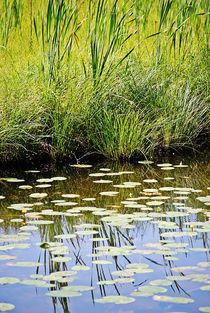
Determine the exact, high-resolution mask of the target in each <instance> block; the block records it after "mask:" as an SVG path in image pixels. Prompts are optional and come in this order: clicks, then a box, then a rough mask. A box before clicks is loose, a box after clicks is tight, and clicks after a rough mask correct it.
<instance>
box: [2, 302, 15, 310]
mask: <svg viewBox="0 0 210 313" xmlns="http://www.w3.org/2000/svg"><path fill="white" fill-rule="evenodd" d="M14 308H15V306H14V305H13V304H10V303H5V302H0V312H5V311H11V310H13V309H14Z"/></svg>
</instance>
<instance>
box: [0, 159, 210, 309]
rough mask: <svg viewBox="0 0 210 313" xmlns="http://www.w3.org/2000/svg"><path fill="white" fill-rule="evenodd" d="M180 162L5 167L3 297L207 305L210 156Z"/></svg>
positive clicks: (86, 305)
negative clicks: (203, 160)
mask: <svg viewBox="0 0 210 313" xmlns="http://www.w3.org/2000/svg"><path fill="white" fill-rule="evenodd" d="M176 165H178V167H177V166H176ZM183 165H185V163H184V161H183V162H181V163H180V160H179V161H173V164H172V165H170V164H165V163H163V164H162V165H161V164H154V163H153V164H141V163H139V164H136V165H131V164H124V165H122V164H115V163H111V164H100V165H97V166H92V167H84V168H79V167H71V166H69V167H67V168H65V169H62V170H48V169H42V170H38V171H37V172H36V171H35V172H34V170H37V169H34V168H33V169H31V170H32V171H30V170H29V171H24V170H21V171H20V170H19V171H17V172H14V171H13V172H4V173H1V176H2V178H1V180H0V187H1V191H0V195H1V196H2V197H1V198H2V199H1V200H0V201H1V204H0V205H1V208H0V210H1V215H0V302H1V303H10V304H12V305H14V308H13V310H12V311H11V312H17V313H26V312H27V313H28V312H30V313H35V312H36V313H37V312H39V313H46V312H48V313H51V312H57V313H58V312H59V313H60V312H61V313H62V312H65V313H67V312H71V313H80V312H93V313H98V312H100V313H108V312H109V313H141V312H142V313H147V312H156V313H159V312H161V313H162V312H167V313H169V312H170V313H172V312H191V313H192V312H199V310H201V311H202V310H203V312H204V311H205V310H207V311H208V310H209V308H208V307H209V306H210V300H209V299H210V298H209V291H210V271H209V269H210V260H209V251H210V250H209V243H210V242H209V232H210V221H209V217H210V190H209V189H210V188H208V187H210V164H209V163H201V162H199V163H198V162H189V161H186V165H187V166H186V167H184V166H183ZM4 197H5V198H4ZM22 262H24V263H22ZM25 262H26V263H25ZM49 275H50V276H49ZM8 277H10V279H8ZM14 278H16V280H15V279H14ZM110 296H114V297H111V298H110ZM107 301H108V302H110V303H103V302H107ZM177 301H178V302H181V303H177ZM203 307H205V308H204V309H203ZM206 307H207V308H206ZM0 308H1V305H0ZM11 308H12V307H11ZM207 311H206V312H207Z"/></svg>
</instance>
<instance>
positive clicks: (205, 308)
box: [198, 306, 210, 313]
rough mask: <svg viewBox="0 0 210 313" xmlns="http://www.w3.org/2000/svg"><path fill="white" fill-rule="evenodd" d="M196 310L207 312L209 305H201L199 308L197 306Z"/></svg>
mask: <svg viewBox="0 0 210 313" xmlns="http://www.w3.org/2000/svg"><path fill="white" fill-rule="evenodd" d="M198 310H199V311H200V312H205V313H209V312H210V306H201V307H200V308H198Z"/></svg>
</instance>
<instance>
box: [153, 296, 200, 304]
mask: <svg viewBox="0 0 210 313" xmlns="http://www.w3.org/2000/svg"><path fill="white" fill-rule="evenodd" d="M153 299H154V300H155V301H161V302H171V303H180V304H188V303H193V302H194V300H193V299H190V298H185V297H169V296H157V295H155V296H154V297H153Z"/></svg>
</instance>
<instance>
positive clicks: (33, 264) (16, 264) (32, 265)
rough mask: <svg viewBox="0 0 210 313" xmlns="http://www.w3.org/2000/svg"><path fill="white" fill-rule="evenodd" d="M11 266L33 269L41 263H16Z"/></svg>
mask: <svg viewBox="0 0 210 313" xmlns="http://www.w3.org/2000/svg"><path fill="white" fill-rule="evenodd" d="M11 265H12V266H20V267H34V266H36V267H37V266H41V265H42V263H40V262H16V263H12V264H11Z"/></svg>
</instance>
